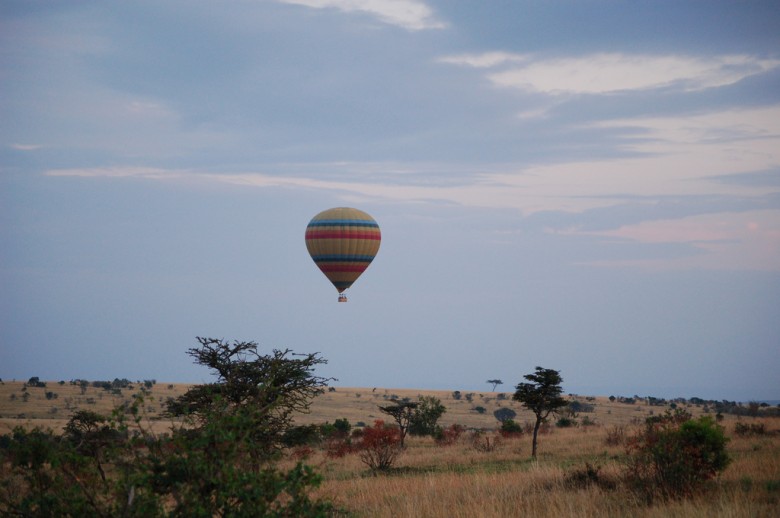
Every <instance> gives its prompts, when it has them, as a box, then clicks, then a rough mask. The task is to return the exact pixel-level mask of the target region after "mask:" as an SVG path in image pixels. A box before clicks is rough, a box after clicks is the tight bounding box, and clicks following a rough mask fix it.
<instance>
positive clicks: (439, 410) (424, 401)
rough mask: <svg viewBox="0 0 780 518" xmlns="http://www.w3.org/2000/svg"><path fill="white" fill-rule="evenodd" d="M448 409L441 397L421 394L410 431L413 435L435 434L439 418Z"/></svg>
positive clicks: (411, 420)
mask: <svg viewBox="0 0 780 518" xmlns="http://www.w3.org/2000/svg"><path fill="white" fill-rule="evenodd" d="M446 411H447V408H446V407H445V406H444V405H442V403H441V401H440V400H439V398H437V397H435V396H420V400H419V402H418V403H417V407H416V408H415V409H414V412H413V413H412V416H411V419H410V421H409V433H410V434H412V435H433V434H435V433H436V428H437V423H438V421H439V418H440V417H441V416H442V415H443V414H444V413H445V412H446Z"/></svg>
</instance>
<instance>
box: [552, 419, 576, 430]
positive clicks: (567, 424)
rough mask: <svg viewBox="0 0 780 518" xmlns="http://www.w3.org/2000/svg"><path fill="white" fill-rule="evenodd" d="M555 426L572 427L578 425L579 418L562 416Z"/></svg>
mask: <svg viewBox="0 0 780 518" xmlns="http://www.w3.org/2000/svg"><path fill="white" fill-rule="evenodd" d="M555 426H557V427H558V428H572V427H575V426H577V420H576V419H572V418H571V417H561V418H560V419H558V421H556V422H555Z"/></svg>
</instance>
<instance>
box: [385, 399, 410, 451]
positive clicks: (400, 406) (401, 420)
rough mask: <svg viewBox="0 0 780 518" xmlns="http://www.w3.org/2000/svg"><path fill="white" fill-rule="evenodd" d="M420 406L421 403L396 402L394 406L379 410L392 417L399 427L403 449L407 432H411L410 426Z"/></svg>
mask: <svg viewBox="0 0 780 518" xmlns="http://www.w3.org/2000/svg"><path fill="white" fill-rule="evenodd" d="M418 406H419V403H414V402H411V401H396V402H395V404H394V405H390V406H380V407H379V410H381V411H382V412H384V413H385V414H387V415H389V416H390V417H392V418H393V420H394V421H395V423H396V424H397V425H398V430H399V431H400V433H401V442H400V444H399V446H400V447H401V448H403V446H404V438H405V437H406V432H407V430H409V424H410V423H411V422H412V419H413V418H414V415H415V411H416V410H417V407H418Z"/></svg>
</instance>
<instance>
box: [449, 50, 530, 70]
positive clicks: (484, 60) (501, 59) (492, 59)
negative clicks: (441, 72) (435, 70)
mask: <svg viewBox="0 0 780 518" xmlns="http://www.w3.org/2000/svg"><path fill="white" fill-rule="evenodd" d="M530 59H531V56H530V55H527V54H512V53H510V52H484V53H482V54H458V55H456V56H445V57H443V58H440V59H439V62H441V63H449V64H452V65H465V66H470V67H474V68H492V67H495V66H498V65H503V64H504V63H524V62H526V61H529V60H530Z"/></svg>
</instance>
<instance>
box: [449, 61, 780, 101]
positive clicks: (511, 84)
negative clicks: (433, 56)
mask: <svg viewBox="0 0 780 518" xmlns="http://www.w3.org/2000/svg"><path fill="white" fill-rule="evenodd" d="M440 61H441V62H444V63H451V64H456V65H463V66H470V67H475V68H485V69H491V71H490V72H489V73H488V75H487V78H488V79H489V80H490V82H491V83H493V84H494V85H496V86H500V87H507V88H517V89H521V90H525V91H529V92H541V93H545V94H549V95H562V94H609V93H615V92H622V91H632V90H649V89H655V88H667V87H672V88H677V89H680V90H683V91H698V90H705V89H708V88H714V87H719V86H726V85H731V84H734V83H736V82H738V81H740V80H742V79H744V78H746V77H749V76H752V75H756V74H761V73H764V72H767V71H769V70H773V69H775V68H777V67H778V66H780V60H776V59H761V58H758V57H755V56H748V55H722V56H713V57H693V56H684V55H645V54H621V53H599V54H591V55H587V56H581V57H567V58H555V59H543V58H539V59H533V58H532V57H531V56H528V55H524V54H509V53H502V52H488V53H483V54H464V55H458V56H448V57H444V58H441V59H440ZM518 64H519V66H518ZM507 65H509V66H507ZM499 66H505V68H504V69H503V70H497V71H492V69H495V68H497V67H499Z"/></svg>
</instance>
